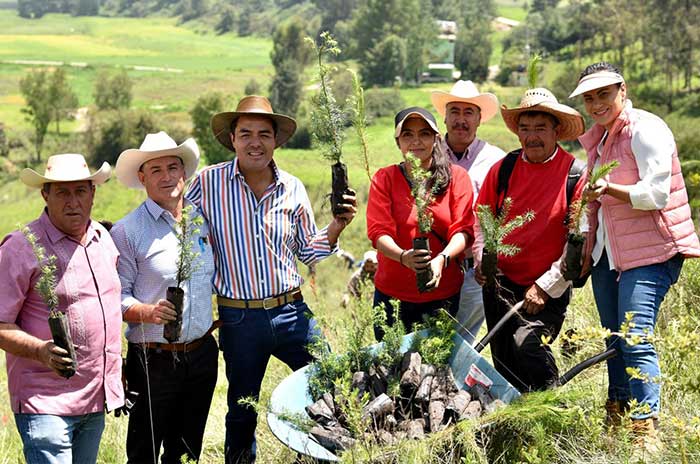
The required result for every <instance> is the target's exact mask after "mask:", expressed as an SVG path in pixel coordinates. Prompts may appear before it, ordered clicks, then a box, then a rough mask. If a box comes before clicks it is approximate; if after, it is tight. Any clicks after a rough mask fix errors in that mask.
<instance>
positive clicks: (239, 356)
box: [219, 300, 322, 463]
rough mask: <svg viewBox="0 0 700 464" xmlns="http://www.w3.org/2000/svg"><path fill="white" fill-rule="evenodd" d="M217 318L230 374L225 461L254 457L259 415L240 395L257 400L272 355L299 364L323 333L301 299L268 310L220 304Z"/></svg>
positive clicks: (296, 366)
mask: <svg viewBox="0 0 700 464" xmlns="http://www.w3.org/2000/svg"><path fill="white" fill-rule="evenodd" d="M219 318H220V319H221V320H222V321H223V323H224V324H223V326H222V327H221V329H220V330H219V337H220V339H219V346H220V348H221V350H222V351H223V352H224V360H225V361H226V377H227V379H228V396H227V402H228V413H227V414H226V441H225V453H226V462H227V463H239V462H241V463H246V462H252V461H254V460H255V426H256V423H257V414H256V413H255V411H254V410H253V409H252V408H250V407H248V406H242V405H240V404H238V400H239V399H241V398H245V397H253V398H254V399H255V400H257V399H258V395H259V393H260V385H261V384H262V380H263V377H264V375H265V370H266V368H267V363H268V361H269V359H270V356H271V355H272V356H275V357H276V358H277V359H279V360H280V361H282V362H284V363H285V364H287V365H288V366H289V367H290V368H291V369H292V370H297V369H300V368H302V367H304V366H305V365H307V364H308V363H310V362H311V361H312V357H311V354H309V351H308V349H307V345H308V344H309V343H311V342H313V341H314V340H315V339H316V338H317V337H322V335H321V331H320V330H319V328H318V326H317V324H316V320H315V319H313V317H312V316H311V312H310V310H309V307H308V306H306V303H304V301H303V300H299V301H294V302H293V303H289V304H285V305H282V306H278V307H276V308H272V309H269V310H264V309H235V308H227V307H226V306H223V305H220V306H219Z"/></svg>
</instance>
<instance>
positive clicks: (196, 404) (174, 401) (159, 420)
mask: <svg viewBox="0 0 700 464" xmlns="http://www.w3.org/2000/svg"><path fill="white" fill-rule="evenodd" d="M144 355H145V357H144ZM218 357H219V350H218V348H217V346H216V340H215V339H214V337H213V336H211V335H207V337H206V340H205V341H204V343H203V344H202V345H201V346H200V347H198V348H197V349H196V350H194V351H191V352H187V353H175V352H172V351H165V350H158V349H144V348H143V347H142V346H141V345H138V344H134V343H129V350H128V352H127V355H126V379H127V382H128V385H129V390H131V391H136V392H138V393H139V396H138V399H137V400H136V404H135V405H134V407H133V409H132V410H131V413H130V415H129V430H128V433H127V437H126V454H127V458H128V462H129V463H149V464H153V463H154V462H157V458H156V457H157V456H158V453H159V452H160V446H161V443H162V445H163V450H164V451H163V456H162V458H161V462H162V463H164V464H165V463H173V464H179V463H180V462H181V461H180V457H181V456H183V455H185V456H187V459H190V460H195V461H196V460H198V459H199V454H200V453H201V451H202V437H203V436H204V427H205V426H206V423H207V416H208V415H209V406H210V405H211V399H212V396H213V394H214V387H215V386H216V377H217V373H218V369H217V364H218ZM146 361H148V382H147V381H146ZM147 385H150V394H149V391H148V389H147ZM149 396H150V401H149ZM149 405H150V411H149ZM151 415H152V418H153V423H152V424H153V427H151ZM151 437H153V438H151ZM154 450H155V451H154Z"/></svg>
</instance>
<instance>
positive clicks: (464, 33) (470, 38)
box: [455, 20, 493, 82]
mask: <svg viewBox="0 0 700 464" xmlns="http://www.w3.org/2000/svg"><path fill="white" fill-rule="evenodd" d="M492 48H493V46H492V45H491V21H490V20H478V21H473V22H469V23H465V24H461V25H460V27H459V30H458V31H457V40H456V42H455V68H457V69H458V70H459V71H460V72H461V73H462V79H465V80H466V79H469V80H472V81H474V82H484V81H485V80H486V79H487V78H488V75H489V61H490V60H491V52H492Z"/></svg>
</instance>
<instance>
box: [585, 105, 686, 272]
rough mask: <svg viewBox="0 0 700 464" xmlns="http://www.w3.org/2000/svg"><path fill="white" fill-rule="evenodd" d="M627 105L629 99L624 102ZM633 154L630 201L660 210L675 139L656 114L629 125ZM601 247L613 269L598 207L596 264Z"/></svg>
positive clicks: (668, 188) (600, 148)
mask: <svg viewBox="0 0 700 464" xmlns="http://www.w3.org/2000/svg"><path fill="white" fill-rule="evenodd" d="M626 105H627V106H629V107H630V108H631V107H632V103H631V102H630V101H629V100H628V101H627V103H626ZM607 137H608V132H607V131H605V133H604V134H603V137H602V138H601V139H600V143H599V144H598V147H597V150H598V159H597V160H596V163H595V166H596V167H598V166H600V156H601V155H602V154H603V146H604V145H605V139H606V138H607ZM630 143H631V146H632V154H633V155H634V160H635V161H636V162H637V169H638V171H639V179H640V180H639V182H637V183H636V184H634V185H631V186H630V203H631V204H632V208H634V209H641V210H647V211H650V210H655V209H657V210H660V209H663V208H664V207H665V206H666V203H667V202H668V199H669V197H670V195H671V163H672V160H673V152H674V150H675V149H676V142H675V139H674V138H673V133H672V132H671V130H670V129H669V128H668V126H667V125H666V123H664V122H663V121H662V120H661V119H658V118H649V119H645V120H642V121H640V122H639V123H637V124H635V125H634V126H633V129H632V140H631V141H630ZM603 250H605V251H606V252H607V255H608V263H609V264H610V270H614V269H615V260H614V259H613V253H612V251H611V248H610V240H609V239H608V237H607V234H606V233H605V218H604V217H603V208H598V229H596V238H595V245H594V246H593V251H592V254H591V256H592V259H593V263H594V264H597V263H598V261H599V260H600V258H601V256H603Z"/></svg>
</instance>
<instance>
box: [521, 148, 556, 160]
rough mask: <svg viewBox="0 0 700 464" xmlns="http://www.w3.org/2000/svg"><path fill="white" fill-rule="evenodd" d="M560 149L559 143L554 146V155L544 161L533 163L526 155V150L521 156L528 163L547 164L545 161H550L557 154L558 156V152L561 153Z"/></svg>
mask: <svg viewBox="0 0 700 464" xmlns="http://www.w3.org/2000/svg"><path fill="white" fill-rule="evenodd" d="M559 149H560V147H559V144H557V146H556V147H554V153H552V155H551V156H550V157H549V158H547V159H546V160H544V161H542V162H541V163H533V162H532V161H530V160H529V159H527V156H525V152H524V151H523V152H522V155H520V158H522V160H523V161H525V162H526V163H528V164H545V163H549V162H550V161H552V160H553V159H554V157H555V156H557V153H559Z"/></svg>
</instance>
